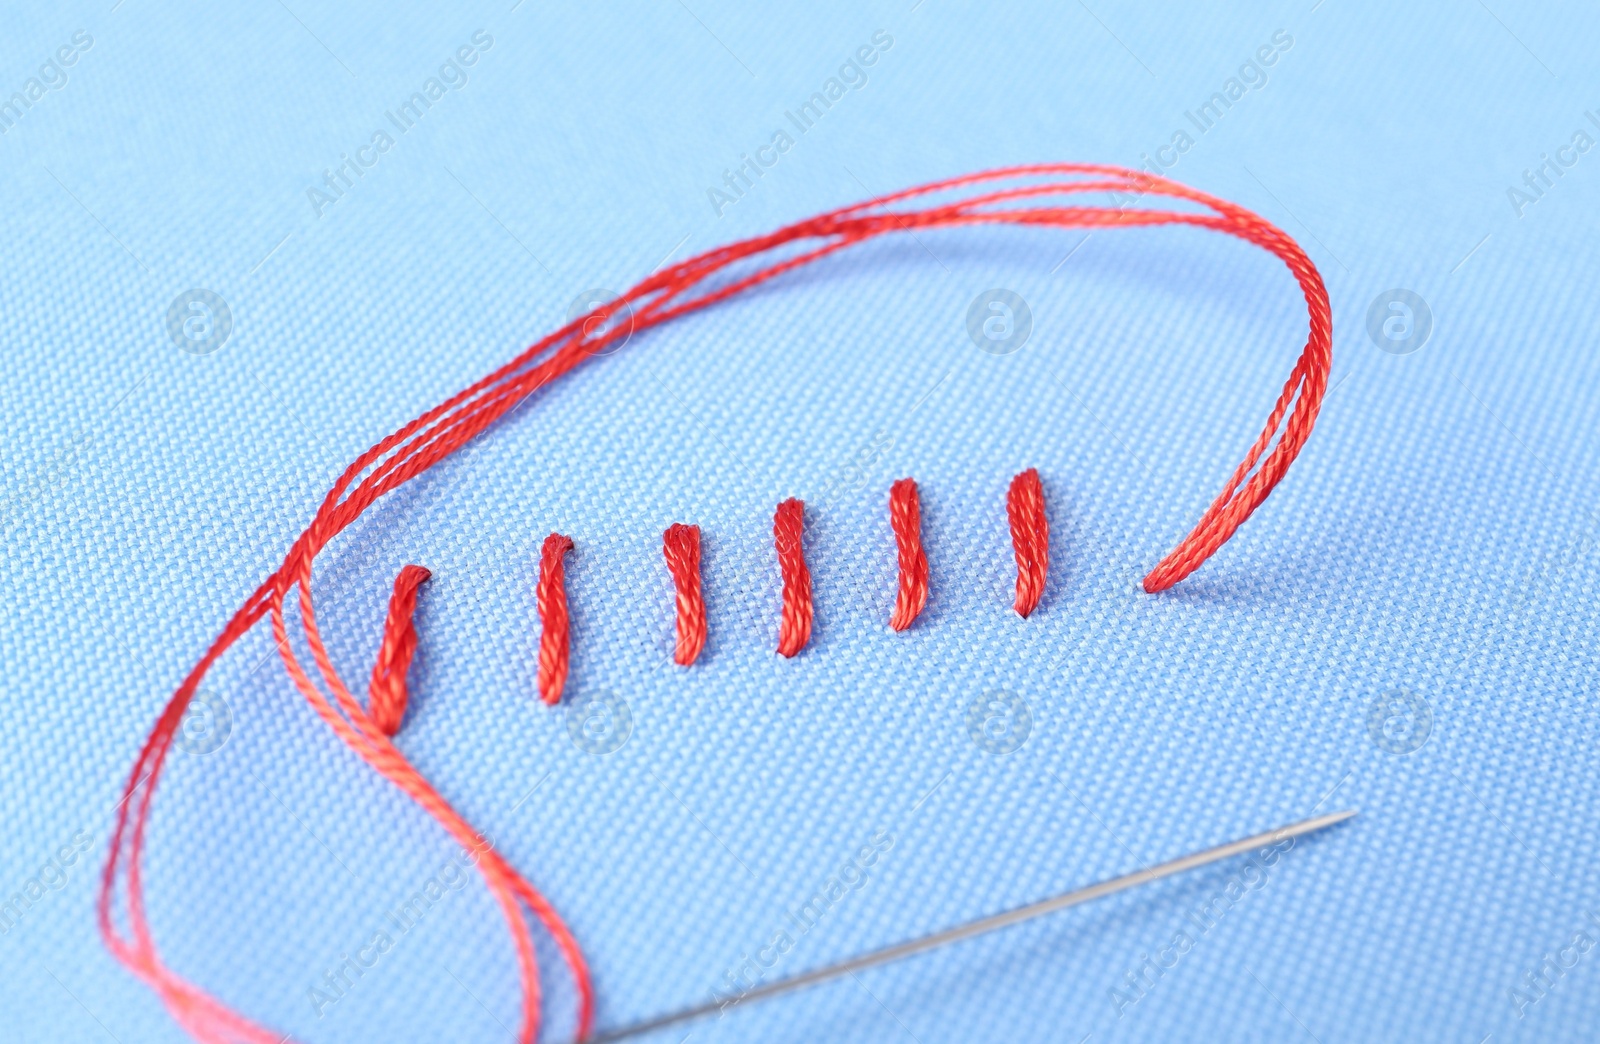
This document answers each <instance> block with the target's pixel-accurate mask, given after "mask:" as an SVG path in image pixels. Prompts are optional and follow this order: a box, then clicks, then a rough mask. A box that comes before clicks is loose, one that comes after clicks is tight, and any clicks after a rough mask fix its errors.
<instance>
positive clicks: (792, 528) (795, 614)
mask: <svg viewBox="0 0 1600 1044" xmlns="http://www.w3.org/2000/svg"><path fill="white" fill-rule="evenodd" d="M805 525H806V505H805V502H804V501H801V500H796V499H794V498H793V497H791V498H789V499H788V500H785V501H784V502H783V503H781V504H779V505H778V513H777V514H776V515H775V516H773V519H772V539H773V543H774V544H775V545H776V546H777V548H778V571H779V572H781V573H782V574H783V616H782V618H781V619H780V620H779V622H778V652H779V653H780V654H781V655H784V656H793V655H795V654H796V653H798V652H799V651H800V650H801V649H804V648H805V647H806V643H807V642H809V641H810V640H811V615H812V608H811V571H810V570H809V569H807V568H806V552H805V547H804V546H803V545H802V544H801V539H800V538H801V535H802V533H803V532H804V530H805Z"/></svg>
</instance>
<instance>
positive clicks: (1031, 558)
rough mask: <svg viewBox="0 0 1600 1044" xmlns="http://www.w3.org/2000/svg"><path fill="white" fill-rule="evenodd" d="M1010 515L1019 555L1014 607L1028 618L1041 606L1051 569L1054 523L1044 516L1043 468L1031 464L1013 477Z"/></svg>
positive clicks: (1014, 548)
mask: <svg viewBox="0 0 1600 1044" xmlns="http://www.w3.org/2000/svg"><path fill="white" fill-rule="evenodd" d="M1006 517H1007V518H1008V519H1009V520H1010V521H1011V550H1012V552H1013V553H1014V554H1015V555H1016V557H1017V600H1016V602H1015V603H1014V604H1013V605H1012V608H1014V609H1015V610H1016V611H1017V615H1019V616H1022V617H1024V618H1026V617H1027V615H1028V614H1029V613H1031V612H1033V611H1034V609H1036V608H1038V605H1039V598H1040V597H1041V596H1042V595H1043V594H1044V578H1045V574H1046V573H1048V572H1049V570H1050V523H1049V522H1048V521H1047V520H1046V519H1045V517H1044V486H1043V484H1041V483H1040V482H1039V469H1037V468H1029V469H1028V470H1027V471H1024V472H1023V473H1022V474H1020V475H1018V476H1017V477H1016V478H1014V479H1012V480H1011V489H1010V490H1009V491H1008V492H1007V493H1006Z"/></svg>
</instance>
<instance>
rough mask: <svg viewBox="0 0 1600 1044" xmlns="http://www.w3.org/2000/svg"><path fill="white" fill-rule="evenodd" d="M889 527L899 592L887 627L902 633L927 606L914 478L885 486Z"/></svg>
mask: <svg viewBox="0 0 1600 1044" xmlns="http://www.w3.org/2000/svg"><path fill="white" fill-rule="evenodd" d="M889 528H890V529H892V530H894V542H895V547H896V549H897V550H898V552H899V557H900V590H899V593H898V594H896V596H895V601H894V612H893V613H892V614H891V615H890V616H889V626H890V627H892V628H894V629H895V630H896V631H903V630H905V629H906V628H908V627H910V626H911V621H913V620H915V619H916V618H917V614H918V613H920V612H922V607H923V606H925V605H927V604H928V556H927V554H926V553H925V552H924V551H923V550H922V502H921V500H920V499H919V497H918V495H917V482H916V480H915V479H909V478H903V479H901V480H900V481H898V482H896V483H895V484H894V485H892V486H890V487H889Z"/></svg>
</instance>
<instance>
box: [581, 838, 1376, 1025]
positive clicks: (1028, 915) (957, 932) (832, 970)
mask: <svg viewBox="0 0 1600 1044" xmlns="http://www.w3.org/2000/svg"><path fill="white" fill-rule="evenodd" d="M1353 815H1355V812H1354V811H1344V812H1330V813H1329V814H1328V815H1325V816H1317V817H1315V818H1313V819H1306V820H1302V821H1301V822H1299V823H1293V824H1290V825H1289V826H1286V827H1279V828H1278V829H1277V830H1268V831H1266V832H1265V833H1262V834H1256V835H1255V836H1253V837H1246V838H1242V839H1241V840H1238V841H1230V842H1228V843H1227V844H1225V845H1218V846H1217V847H1215V848H1208V849H1206V850H1205V851H1203V852H1195V853H1194V854H1193V855H1186V856H1182V857H1180V858H1178V859H1173V860H1170V861H1168V862H1165V863H1157V864H1156V865H1155V866H1151V867H1147V868H1145V869H1143V870H1136V871H1134V872H1133V873H1131V874H1123V875H1122V876H1121V877H1113V878H1111V879H1110V880H1109V881H1101V882H1100V883H1099V884H1092V885H1089V886H1088V887H1087V888H1079V889H1077V890H1076V891H1072V892H1067V893H1065V894H1063V895H1058V896H1055V897H1053V898H1050V899H1042V900H1040V901H1039V902H1036V903H1029V904H1028V905H1027V906H1019V907H1017V908H1016V909H1014V910H1007V911H1005V912H1004V913H998V914H993V915H991V916H989V917H981V918H979V919H978V920H976V921H968V922H967V923H966V924H960V925H957V926H955V927H954V928H946V929H945V930H944V931H941V932H934V933H933V934H932V935H924V936H922V937H921V938H920V939H912V940H910V941H909V942H903V943H899V944H897V945H894V946H887V947H885V948H883V949H881V950H874V951H872V952H871V953H866V954H862V955H861V956H859V957H851V958H850V959H848V960H844V961H840V962H838V963H837V964H830V965H828V966H827V967H826V968H818V969H817V970H815V971H809V972H805V973H803V974H800V975H794V976H791V977H789V978H787V979H778V980H777V981H775V982H769V983H765V984H763V985H761V986H757V987H755V988H754V989H752V990H750V991H748V992H747V993H745V994H744V995H743V996H741V997H740V998H739V999H738V1000H736V1001H731V1002H728V1003H727V1004H720V1003H718V1002H716V1001H712V1002H710V1003H707V1004H702V1005H700V1006H698V1007H694V1008H685V1009H684V1010H682V1011H677V1012H673V1013H671V1014H668V1015H660V1016H657V1017H656V1018H653V1019H647V1020H646V1021H644V1022H638V1023H635V1024H633V1025H632V1026H624V1027H622V1028H621V1029H616V1030H612V1031H610V1032H609V1033H602V1034H600V1035H599V1036H596V1037H590V1038H588V1040H589V1044H611V1042H612V1041H618V1040H625V1039H627V1038H629V1037H638V1036H642V1035H644V1034H646V1033H653V1032H654V1031H656V1030H658V1029H662V1028H663V1027H666V1026H672V1025H675V1024H677V1023H680V1022H689V1021H690V1020H693V1019H699V1018H704V1017H705V1016H707V1015H714V1014H716V1013H718V1012H719V1011H722V1010H723V1009H724V1008H725V1007H732V1006H734V1005H738V1004H746V1003H748V1002H750V1001H753V1000H761V999H764V998H767V997H775V996H777V995H778V994H780V993H789V992H791V991H793V990H798V989H802V988H804V987H806V986H814V985H816V984H817V983H819V982H826V981H828V980H829V979H836V978H839V977H840V976H842V975H849V974H850V973H852V972H858V971H861V970H862V969H863V968H872V967H876V966H877V965H880V964H888V963H889V962H890V961H897V960H900V959H901V958H902V957H910V956H911V955H913V954H918V953H924V952H926V951H928V950H932V949H934V948H936V947H939V946H944V945H946V944H948V943H954V942H961V941H963V940H965V939H971V938H973V937H974V936H978V935H983V934H985V933H987V932H993V931H998V930H999V929H1001V928H1009V927H1011V926H1012V925H1014V924H1021V923H1022V922H1023V921H1029V920H1032V919H1033V918H1035V917H1042V916H1044V915H1045V914H1049V913H1055V912H1056V911H1057V910H1065V909H1066V908H1067V907H1069V906H1077V905H1078V904H1079V903H1087V902H1089V901H1091V900H1093V899H1101V898H1104V897H1105V896H1108V895H1115V894H1116V893H1117V892H1121V891H1124V890H1126V889H1129V888H1133V887H1134V886H1136V885H1142V884H1149V883H1150V882H1152V881H1159V880H1161V879H1162V878H1164V877H1171V876H1172V875H1173V874H1181V873H1183V872H1184V871H1185V870H1193V869H1195V868H1196V867H1201V866H1205V865H1207V864H1208V863H1215V862H1217V861H1219V860H1222V859H1227V858H1228V857H1229V856H1236V855H1243V854H1244V853H1245V852H1248V851H1250V850H1251V849H1253V848H1257V847H1259V846H1262V845H1270V844H1276V843H1277V842H1279V841H1287V840H1288V839H1289V838H1291V837H1300V836H1301V835H1302V834H1311V833H1315V832H1316V831H1318V830H1322V829H1324V828H1326V827H1331V826H1333V825H1334V824H1335V823H1342V822H1344V821H1345V820H1347V819H1349V818H1350V817H1351V816H1353Z"/></svg>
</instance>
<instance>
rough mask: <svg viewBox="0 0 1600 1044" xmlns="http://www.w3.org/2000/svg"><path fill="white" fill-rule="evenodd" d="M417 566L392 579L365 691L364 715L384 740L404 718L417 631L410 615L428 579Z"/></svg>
mask: <svg viewBox="0 0 1600 1044" xmlns="http://www.w3.org/2000/svg"><path fill="white" fill-rule="evenodd" d="M431 575H432V574H430V573H429V572H428V571H427V570H426V569H424V568H422V567H421V566H419V565H408V566H406V567H405V568H404V569H402V570H400V575H399V576H397V577H395V578H394V593H393V594H392V595H390V596H389V617H388V619H387V620H385V621H384V624H383V643H382V644H381V645H379V646H378V658H377V661H376V662H375V663H373V665H372V684H371V685H369V686H368V687H367V713H368V714H370V715H372V720H373V722H375V723H376V724H377V726H378V730H379V731H380V732H382V733H383V734H384V735H385V736H393V735H394V734H395V733H397V732H399V731H400V723H401V722H402V721H404V720H405V716H406V698H407V697H406V671H408V670H410V669H411V657H412V656H413V655H415V654H416V651H417V629H416V626H415V625H414V624H413V623H412V619H411V617H412V614H413V613H415V612H416V608H417V588H418V587H420V586H422V584H423V583H424V582H425V581H426V580H427V579H428V577H429V576H431Z"/></svg>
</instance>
